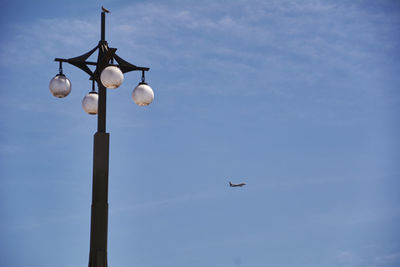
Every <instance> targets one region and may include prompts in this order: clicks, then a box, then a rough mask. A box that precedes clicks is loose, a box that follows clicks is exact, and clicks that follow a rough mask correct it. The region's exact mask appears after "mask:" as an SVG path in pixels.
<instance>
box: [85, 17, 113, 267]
mask: <svg viewBox="0 0 400 267" xmlns="http://www.w3.org/2000/svg"><path fill="white" fill-rule="evenodd" d="M100 43H101V46H102V47H100V49H99V56H98V59H97V64H98V65H97V68H98V70H99V72H98V73H101V71H102V70H103V69H104V68H105V67H106V65H105V64H104V60H102V59H103V57H104V55H105V53H106V50H107V48H108V47H107V43H106V42H105V13H104V12H102V13H101V41H100ZM96 82H97V84H98V88H99V102H98V114H97V133H96V134H95V135H94V149H93V189H92V190H93V192H92V212H91V223H90V254H89V267H107V266H108V264H107V233H108V163H109V144H110V135H109V133H106V98H107V90H106V88H105V87H104V86H103V84H102V83H101V81H100V79H99V77H97V79H96Z"/></svg>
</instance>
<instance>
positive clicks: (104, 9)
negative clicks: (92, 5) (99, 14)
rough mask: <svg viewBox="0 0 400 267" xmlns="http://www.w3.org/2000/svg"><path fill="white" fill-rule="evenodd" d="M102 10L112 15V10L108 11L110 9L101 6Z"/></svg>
mask: <svg viewBox="0 0 400 267" xmlns="http://www.w3.org/2000/svg"><path fill="white" fill-rule="evenodd" d="M101 10H103V12H106V13H111V12H110V10H108V9H107V8H105V7H104V6H101Z"/></svg>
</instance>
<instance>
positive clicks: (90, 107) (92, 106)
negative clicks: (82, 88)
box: [82, 91, 99, 115]
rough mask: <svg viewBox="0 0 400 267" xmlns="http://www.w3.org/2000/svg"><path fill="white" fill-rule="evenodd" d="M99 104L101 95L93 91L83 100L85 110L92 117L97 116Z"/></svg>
mask: <svg viewBox="0 0 400 267" xmlns="http://www.w3.org/2000/svg"><path fill="white" fill-rule="evenodd" d="M98 103H99V95H98V94H97V92H95V91H92V92H90V93H89V94H87V95H86V96H85V97H84V98H83V100H82V108H83V110H84V111H85V112H86V113H87V114H90V115H96V114H97V109H98Z"/></svg>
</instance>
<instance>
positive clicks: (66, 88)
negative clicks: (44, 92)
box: [49, 74, 71, 98]
mask: <svg viewBox="0 0 400 267" xmlns="http://www.w3.org/2000/svg"><path fill="white" fill-rule="evenodd" d="M49 89H50V92H51V93H52V94H53V95H54V96H55V97H58V98H63V97H66V96H67V95H69V93H70V92H71V82H70V81H69V80H68V79H67V77H65V75H64V74H57V75H56V76H55V77H54V78H53V79H51V81H50V84H49Z"/></svg>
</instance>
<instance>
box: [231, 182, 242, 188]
mask: <svg viewBox="0 0 400 267" xmlns="http://www.w3.org/2000/svg"><path fill="white" fill-rule="evenodd" d="M244 185H246V183H240V184H232V182H229V186H230V187H242V186H244Z"/></svg>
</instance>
